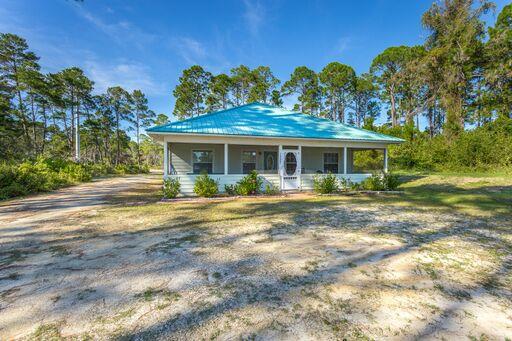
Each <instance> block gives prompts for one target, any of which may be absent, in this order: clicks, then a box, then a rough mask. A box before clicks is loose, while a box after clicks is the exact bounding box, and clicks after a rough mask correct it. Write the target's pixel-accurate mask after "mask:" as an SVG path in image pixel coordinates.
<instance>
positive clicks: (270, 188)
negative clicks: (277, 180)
mask: <svg viewBox="0 0 512 341" xmlns="http://www.w3.org/2000/svg"><path fill="white" fill-rule="evenodd" d="M278 193H279V189H278V188H277V187H276V186H274V185H273V184H271V183H268V184H266V185H265V195H276V194H278Z"/></svg>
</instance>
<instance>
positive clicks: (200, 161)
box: [192, 150, 213, 174]
mask: <svg viewBox="0 0 512 341" xmlns="http://www.w3.org/2000/svg"><path fill="white" fill-rule="evenodd" d="M192 172H193V173H194V174H200V173H203V172H207V173H208V174H211V173H213V151H211V150H193V151H192Z"/></svg>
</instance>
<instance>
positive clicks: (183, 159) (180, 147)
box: [169, 143, 224, 174]
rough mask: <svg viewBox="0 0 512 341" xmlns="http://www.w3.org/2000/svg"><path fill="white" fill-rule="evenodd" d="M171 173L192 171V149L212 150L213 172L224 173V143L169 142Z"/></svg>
mask: <svg viewBox="0 0 512 341" xmlns="http://www.w3.org/2000/svg"><path fill="white" fill-rule="evenodd" d="M169 148H170V150H171V160H170V161H169V162H170V163H171V174H188V173H192V150H212V151H213V172H214V173H219V174H222V173H224V145H223V144H208V143H204V144H189V143H170V144H169Z"/></svg>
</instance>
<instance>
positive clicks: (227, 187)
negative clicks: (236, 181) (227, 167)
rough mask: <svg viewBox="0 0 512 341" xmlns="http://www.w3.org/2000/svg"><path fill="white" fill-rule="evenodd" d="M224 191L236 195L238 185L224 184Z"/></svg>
mask: <svg viewBox="0 0 512 341" xmlns="http://www.w3.org/2000/svg"><path fill="white" fill-rule="evenodd" d="M224 191H225V192H226V194H227V195H236V194H237V193H236V185H224Z"/></svg>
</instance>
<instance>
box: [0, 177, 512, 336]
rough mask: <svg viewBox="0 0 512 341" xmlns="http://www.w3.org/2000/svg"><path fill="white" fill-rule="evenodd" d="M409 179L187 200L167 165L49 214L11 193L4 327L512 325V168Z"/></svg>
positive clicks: (299, 329)
mask: <svg viewBox="0 0 512 341" xmlns="http://www.w3.org/2000/svg"><path fill="white" fill-rule="evenodd" d="M141 178H142V177H141ZM405 180H406V182H405V183H404V184H403V185H402V186H401V189H403V190H404V193H403V194H387V195H384V194H381V195H346V196H339V195H338V196H317V195H313V194H295V195H290V196H284V197H253V198H242V199H220V200H219V199H216V200H204V199H203V200H202V201H198V202H192V203H191V202H187V203H177V202H160V200H159V199H160V193H159V182H160V180H158V178H157V177H151V178H146V180H145V181H146V182H145V184H144V185H140V184H139V185H138V184H137V181H132V184H131V185H129V186H127V187H126V188H123V189H121V190H120V191H118V192H115V193H112V194H111V195H109V196H108V198H107V201H106V203H105V204H104V205H102V206H98V207H87V208H83V209H80V210H78V211H75V212H70V213H63V214H60V215H54V216H52V217H51V218H50V217H48V216H47V217H43V218H42V219H40V220H38V221H35V220H32V221H29V220H27V219H29V218H28V216H27V215H25V214H26V212H25V213H24V212H23V211H22V210H18V211H14V212H12V211H11V212H8V207H13V206H17V205H13V203H14V204H15V203H16V202H7V203H4V204H3V206H1V207H0V208H1V209H2V210H1V211H0V212H1V214H2V215H1V219H2V221H3V222H2V224H1V226H2V227H1V228H0V233H1V236H2V237H1V254H0V257H1V258H0V296H1V301H0V302H1V303H0V309H1V311H2V313H1V314H0V335H1V336H2V337H1V338H11V337H23V338H32V337H36V336H38V337H42V338H48V337H50V336H54V337H56V338H57V339H58V338H59V337H62V338H66V337H78V338H85V337H92V338H107V339H114V338H118V337H121V336H124V337H128V338H135V339H141V338H142V339H154V338H161V339H167V338H183V339H210V338H211V339H215V338H219V339H228V338H235V339H237V338H245V339H253V338H256V339H259V338H294V337H299V336H300V337H304V336H306V337H309V338H323V339H332V338H338V339H342V338H348V339H376V340H377V339H382V338H385V337H386V338H392V339H401V338H405V337H421V336H429V337H434V338H443V337H444V338H447V339H450V338H468V337H469V338H476V339H479V338H483V339H485V338H490V339H500V340H503V339H505V337H510V335H511V334H512V322H511V316H512V304H511V303H512V302H511V297H512V296H511V294H512V291H511V290H512V275H511V267H512V263H511V259H512V258H511V257H512V219H511V217H512V180H509V179H507V178H505V177H499V176H498V177H478V178H472V177H469V176H468V177H454V176H441V175H435V176H414V177H410V178H406V179H405ZM116 181H117V180H116ZM100 184H101V182H100ZM91 186H94V185H91ZM96 186H101V185H96ZM116 187H118V186H116ZM36 198H37V197H36ZM27 307H30V309H27Z"/></svg>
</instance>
